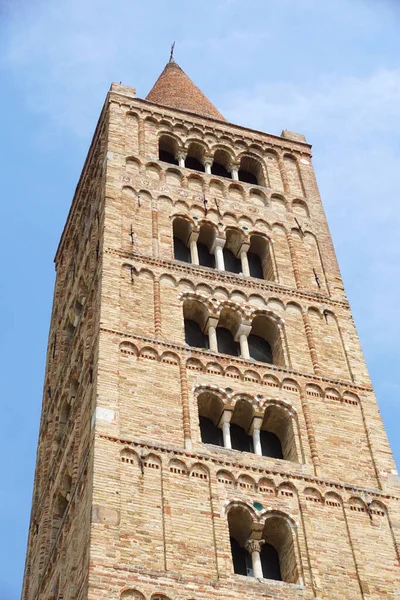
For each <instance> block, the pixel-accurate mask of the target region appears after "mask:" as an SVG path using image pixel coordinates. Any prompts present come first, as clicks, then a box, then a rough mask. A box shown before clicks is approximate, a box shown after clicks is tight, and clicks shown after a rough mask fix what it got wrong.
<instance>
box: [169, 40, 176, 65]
mask: <svg viewBox="0 0 400 600" xmlns="http://www.w3.org/2000/svg"><path fill="white" fill-rule="evenodd" d="M174 49H175V42H173V44H172V46H171V52H170V55H169V62H175V60H174Z"/></svg>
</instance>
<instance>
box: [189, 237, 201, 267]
mask: <svg viewBox="0 0 400 600" xmlns="http://www.w3.org/2000/svg"><path fill="white" fill-rule="evenodd" d="M198 238H199V232H198V231H192V232H191V234H190V236H189V240H188V241H189V248H190V260H191V262H192V265H198V264H199V253H198V251H197V240H198Z"/></svg>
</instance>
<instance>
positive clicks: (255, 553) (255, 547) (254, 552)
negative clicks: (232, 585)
mask: <svg viewBox="0 0 400 600" xmlns="http://www.w3.org/2000/svg"><path fill="white" fill-rule="evenodd" d="M263 543H264V540H253V539H250V540H247V542H246V545H245V548H246V550H247V552H248V553H249V554H251V561H252V563H253V577H255V578H256V579H263V578H264V575H263V571H262V565H261V556H260V552H261V546H262V545H263Z"/></svg>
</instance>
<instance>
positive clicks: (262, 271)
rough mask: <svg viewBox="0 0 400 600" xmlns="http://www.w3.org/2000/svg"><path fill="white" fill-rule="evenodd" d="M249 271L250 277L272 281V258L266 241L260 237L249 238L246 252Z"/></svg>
mask: <svg viewBox="0 0 400 600" xmlns="http://www.w3.org/2000/svg"><path fill="white" fill-rule="evenodd" d="M247 259H248V263H249V270H250V275H251V277H256V278H257V279H267V280H269V281H272V280H273V279H274V269H273V265H272V257H271V253H270V249H269V245H268V240H267V239H266V238H265V237H264V236H262V235H252V236H251V238H250V248H249V250H248V252H247Z"/></svg>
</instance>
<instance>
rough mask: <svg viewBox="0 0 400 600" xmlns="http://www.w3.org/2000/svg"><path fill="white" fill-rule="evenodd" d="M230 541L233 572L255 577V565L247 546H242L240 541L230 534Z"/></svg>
mask: <svg viewBox="0 0 400 600" xmlns="http://www.w3.org/2000/svg"><path fill="white" fill-rule="evenodd" d="M229 541H230V543H231V553H232V563H233V572H234V573H236V575H246V576H247V577H253V565H252V560H251V556H250V554H249V553H248V552H247V550H246V548H243V547H242V546H240V544H239V542H238V541H236V540H235V538H234V537H232V536H230V537H229Z"/></svg>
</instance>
